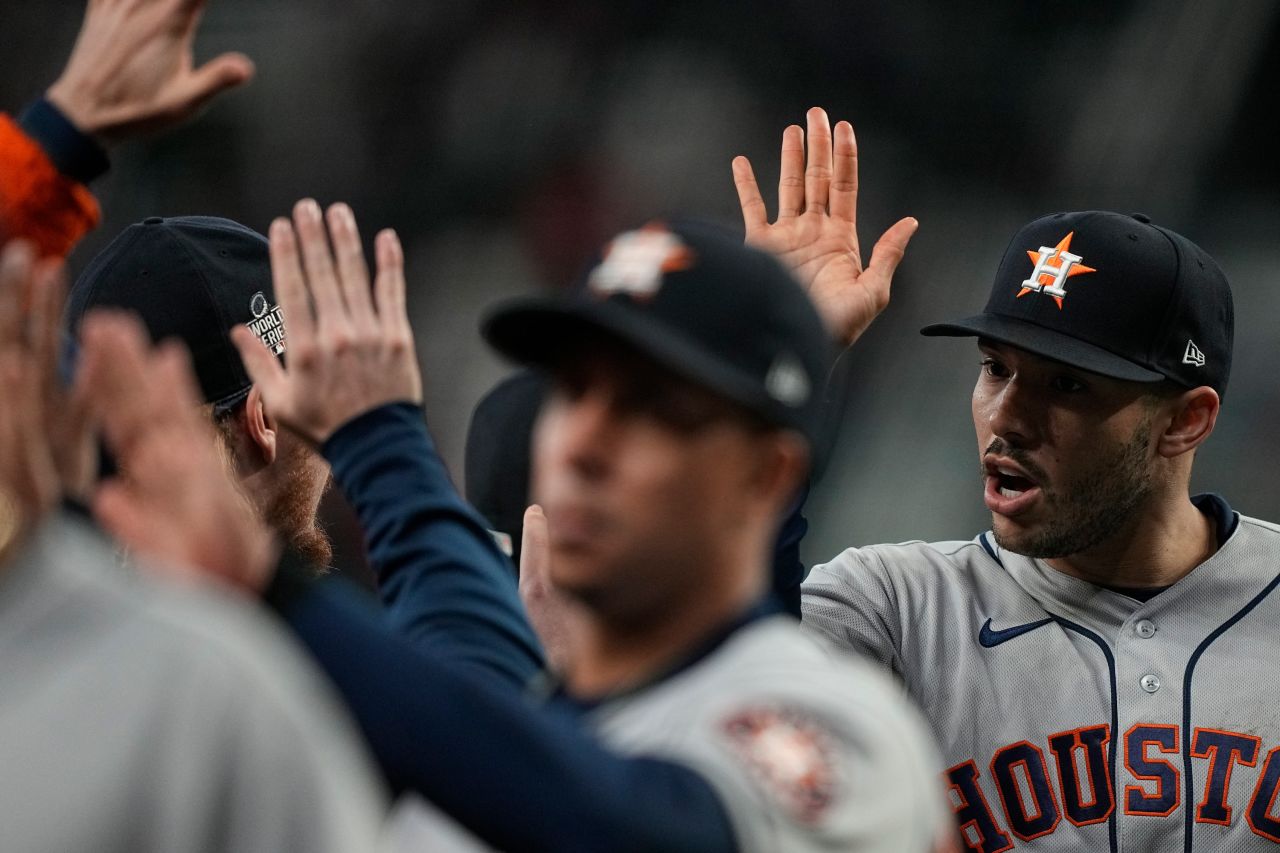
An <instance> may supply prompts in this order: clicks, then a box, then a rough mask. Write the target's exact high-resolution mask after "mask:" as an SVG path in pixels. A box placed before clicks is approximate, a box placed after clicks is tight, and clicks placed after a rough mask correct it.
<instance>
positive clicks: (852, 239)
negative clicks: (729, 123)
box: [733, 107, 919, 346]
mask: <svg viewBox="0 0 1280 853" xmlns="http://www.w3.org/2000/svg"><path fill="white" fill-rule="evenodd" d="M806 120H807V124H808V135H809V153H808V163H807V164H806V162H805V161H806V158H805V149H804V137H805V133H804V131H802V130H801V129H800V127H799V126H798V125H794V124H793V125H791V126H790V127H788V128H787V129H786V130H785V131H783V134H782V169H781V173H780V177H779V180H778V218H777V221H775V222H773V223H772V224H770V222H769V215H768V211H767V209H766V207H765V203H764V199H763V198H762V197H761V195H760V187H759V185H758V184H757V183H756V176H755V172H754V171H753V170H752V168H751V161H749V160H748V159H747V158H746V157H742V156H738V157H735V158H734V160H733V180H734V183H735V184H736V185H737V188H738V202H739V204H740V205H741V207H742V219H743V222H744V223H745V224H746V229H747V243H749V244H750V245H753V246H756V247H758V248H760V249H764V250H766V251H768V252H772V253H773V254H774V255H775V256H777V257H778V259H779V260H781V261H782V263H783V264H784V265H786V267H787V268H788V269H790V270H791V273H792V275H794V276H795V277H796V278H797V279H798V280H799V282H800V283H801V284H802V285H803V286H804V288H805V289H806V290H807V291H808V292H809V296H810V297H811V298H812V299H813V301H814V303H815V304H816V305H817V307H818V313H819V314H821V315H822V318H823V319H824V320H825V321H826V323H827V327H828V328H829V329H830V330H831V333H832V334H833V335H835V337H836V339H837V340H839V341H840V342H841V343H842V344H844V345H845V346H848V345H850V344H852V343H853V342H854V341H856V340H857V339H858V337H859V336H860V335H861V334H862V333H863V332H865V331H866V330H867V327H868V326H870V325H871V321H872V320H874V319H875V318H876V316H877V315H879V314H880V312H881V311H883V310H884V309H885V306H887V305H888V304H889V289H890V285H891V284H892V282H893V273H894V271H895V270H896V269H897V268H898V264H899V262H901V261H902V256H903V253H904V252H906V249H907V242H908V241H909V240H910V239H911V235H912V234H914V233H915V231H916V228H917V227H918V225H919V223H918V222H916V220H915V219H912V218H911V217H907V218H905V219H901V220H899V221H898V222H896V223H895V224H894V225H893V226H892V227H891V228H890V229H889V230H888V231H886V232H884V234H883V235H881V237H880V239H879V241H877V242H876V244H875V246H874V247H873V248H872V250H871V260H870V262H869V263H867V264H866V266H865V267H864V266H863V263H862V254H861V252H860V251H859V248H858V231H857V213H858V148H857V143H856V141H855V140H854V136H853V127H852V126H851V125H850V124H849V123H848V122H847V121H842V122H839V123H837V124H836V128H835V137H834V140H833V138H832V133H831V125H830V122H829V120H828V119H827V113H826V111H825V110H823V109H821V108H819V107H814V108H813V109H811V110H809V112H808V115H807V117H806Z"/></svg>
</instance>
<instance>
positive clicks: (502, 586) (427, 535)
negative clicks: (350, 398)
mask: <svg viewBox="0 0 1280 853" xmlns="http://www.w3.org/2000/svg"><path fill="white" fill-rule="evenodd" d="M321 452H322V453H323V454H324V456H325V458H326V459H328V460H329V464H330V466H331V467H332V469H333V476H334V479H335V480H336V481H337V483H338V485H339V486H340V487H341V488H342V491H343V493H344V494H346V496H347V498H348V500H350V501H351V503H352V505H353V506H354V507H355V510H356V514H357V515H358V517H359V519H360V523H361V526H362V527H363V528H364V534H365V538H366V540H367V543H368V549H369V561H370V563H371V564H372V566H373V568H374V570H375V571H376V572H377V575H378V583H379V589H380V591H381V595H382V598H383V601H384V603H385V605H386V617H385V618H386V619H387V620H388V624H389V626H390V627H391V628H393V629H394V630H396V631H397V632H399V633H400V634H401V635H402V636H403V637H405V638H406V639H408V640H409V641H410V642H411V643H412V644H413V646H414V647H415V648H416V649H418V651H420V652H423V653H425V654H427V655H429V656H432V657H435V658H439V659H449V660H452V661H455V662H461V663H465V664H468V665H475V666H479V667H480V668H481V669H483V670H485V671H486V672H488V673H490V674H492V673H497V674H498V675H500V676H501V677H502V678H503V679H504V680H506V681H508V682H511V683H513V684H515V685H517V686H519V687H523V686H524V685H526V684H527V683H528V682H529V679H530V678H531V677H532V676H534V675H535V674H536V673H538V672H539V671H540V670H541V669H542V666H543V659H542V651H541V646H540V644H539V643H538V639H537V636H536V635H535V634H534V632H533V629H532V628H531V627H530V625H529V622H528V620H527V619H526V618H525V615H524V609H523V607H522V606H521V604H520V598H519V595H518V594H517V590H516V581H515V575H514V572H513V571H512V569H511V566H510V563H509V562H508V561H507V557H506V555H504V554H503V553H502V552H501V551H500V550H498V546H497V544H496V543H495V542H494V541H493V537H492V536H491V535H490V534H489V532H488V530H487V529H486V527H485V524H484V522H483V520H481V518H480V516H479V515H478V514H477V513H476V511H475V510H474V509H472V508H471V507H470V506H468V505H467V504H466V503H465V502H464V501H463V500H462V498H461V497H459V496H458V493H457V491H456V490H455V489H454V488H453V484H452V483H451V482H450V481H449V476H448V472H447V471H446V470H445V467H444V463H443V462H442V461H441V460H440V457H439V456H438V455H437V454H436V452H435V448H434V445H433V444H432V442H431V437H430V436H429V435H428V433H427V428H426V424H425V423H424V421H423V415H422V410H421V409H420V408H418V407H417V406H413V405H410V404H408V403H396V404H392V405H387V406H382V407H380V408H378V409H374V410H373V411H371V412H367V413H365V414H363V415H361V416H360V417H358V418H356V419H354V420H352V421H350V422H349V423H347V424H345V425H343V426H342V427H341V428H340V429H338V431H337V432H335V433H334V434H333V435H332V436H330V438H329V440H328V441H327V442H325V444H324V446H323V447H322V448H321Z"/></svg>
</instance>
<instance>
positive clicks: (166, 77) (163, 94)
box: [47, 0, 253, 143]
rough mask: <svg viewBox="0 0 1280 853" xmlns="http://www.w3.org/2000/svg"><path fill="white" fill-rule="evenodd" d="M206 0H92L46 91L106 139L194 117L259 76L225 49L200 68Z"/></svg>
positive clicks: (69, 115) (66, 111) (87, 130)
mask: <svg viewBox="0 0 1280 853" xmlns="http://www.w3.org/2000/svg"><path fill="white" fill-rule="evenodd" d="M204 6H205V0H89V7H88V10H87V11H86V12H85V16H84V24H83V25H82V26H81V28H80V36H79V37H78V38H77V39H76V45H75V47H74V48H73V49H72V51H71V57H70V58H69V59H68V60H67V66H66V68H65V69H64V70H63V72H62V76H61V77H59V78H58V80H57V82H55V83H54V84H53V85H52V86H50V87H49V91H48V93H47V97H48V98H49V100H50V101H51V102H53V104H54V105H55V106H57V107H58V109H59V110H61V111H62V113H63V114H64V115H66V117H67V118H68V119H70V120H71V122H72V123H73V124H75V125H76V127H78V128H79V129H80V130H81V131H83V132H84V133H87V134H90V135H92V136H96V137H97V138H98V139H100V140H102V141H103V142H106V143H111V142H116V141H119V140H120V139H123V138H124V137H126V136H130V135H133V134H136V133H140V132H143V131H148V130H156V129H159V128H162V127H166V126H169V125H173V124H177V123H179V122H181V121H184V120H186V119H187V118H190V117H191V116H192V115H193V114H195V113H196V111H198V110H199V109H200V108H201V107H202V106H204V105H205V104H206V103H208V102H209V100H210V99H212V98H213V97H214V96H215V95H217V94H218V93H220V92H223V91H225V90H227V89H230V88H233V87H235V86H239V85H241V84H243V83H245V82H247V81H248V80H249V78H251V77H252V76H253V62H252V61H250V59H249V58H248V57H247V56H245V55H244V54H240V53H224V54H222V55H221V56H219V57H217V58H215V59H211V60H209V61H208V62H206V63H205V64H204V65H202V66H200V67H199V68H196V67H195V65H194V61H193V59H192V54H191V46H192V42H193V41H194V40H195V33H196V26H197V25H198V24H199V22H200V14H201V12H202V11H203V10H204Z"/></svg>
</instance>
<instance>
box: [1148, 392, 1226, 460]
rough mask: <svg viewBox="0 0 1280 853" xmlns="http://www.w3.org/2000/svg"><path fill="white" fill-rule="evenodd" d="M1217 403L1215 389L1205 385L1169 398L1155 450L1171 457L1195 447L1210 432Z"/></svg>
mask: <svg viewBox="0 0 1280 853" xmlns="http://www.w3.org/2000/svg"><path fill="white" fill-rule="evenodd" d="M1221 405H1222V404H1221V401H1220V400H1219V398H1218V392H1217V391H1214V390H1213V389H1212V388H1210V387H1209V386H1207V385H1202V386H1200V387H1199V388H1192V389H1191V390H1190V391H1184V392H1183V393H1181V394H1179V395H1178V396H1177V397H1173V398H1171V399H1170V400H1169V401H1168V402H1167V403H1166V404H1165V408H1164V411H1165V413H1166V415H1167V416H1168V420H1167V422H1166V425H1165V429H1164V432H1162V433H1161V434H1160V436H1159V438H1158V440H1157V442H1156V450H1157V452H1159V454H1160V455H1161V456H1164V457H1166V458H1168V459H1172V458H1174V457H1176V456H1181V455H1182V454H1184V453H1186V452H1188V451H1191V450H1195V449H1196V448H1197V447H1199V446H1200V445H1201V444H1203V443H1204V440H1205V439H1207V438H1208V437H1209V435H1210V434H1211V433H1212V432H1213V427H1214V424H1216V423H1217V422H1218V411H1219V410H1220V409H1221Z"/></svg>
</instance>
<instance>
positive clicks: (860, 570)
mask: <svg viewBox="0 0 1280 853" xmlns="http://www.w3.org/2000/svg"><path fill="white" fill-rule="evenodd" d="M1199 503H1200V505H1201V509H1202V511H1205V512H1206V513H1207V514H1209V515H1210V516H1211V517H1214V518H1216V519H1218V526H1219V541H1220V542H1221V547H1220V548H1219V550H1218V551H1217V553H1215V554H1214V555H1213V556H1212V557H1211V558H1210V559H1209V560H1207V561H1206V562H1204V563H1203V564H1201V565H1200V566H1198V567H1197V568H1196V569H1195V570H1193V571H1192V572H1191V573H1190V574H1188V575H1187V576H1186V577H1184V578H1183V579H1182V580H1180V581H1179V582H1178V583H1176V584H1174V585H1173V586H1171V587H1169V588H1167V589H1165V590H1164V591H1163V592H1160V593H1159V594H1157V595H1155V596H1154V597H1152V598H1150V600H1148V601H1146V602H1142V601H1139V600H1137V599H1135V598H1131V597H1129V596H1127V595H1123V594H1121V593H1118V592H1113V591H1111V590H1108V589H1105V588H1102V587H1098V586H1095V585H1093V584H1090V583H1087V582H1085V581H1081V580H1078V579H1075V578H1072V577H1069V576H1067V575H1064V574H1062V573H1060V572H1057V571H1055V570H1054V569H1052V568H1050V567H1048V566H1047V565H1045V564H1044V563H1043V562H1041V561H1039V560H1034V559H1029V558H1027V557H1023V556H1020V555H1018V554H1013V553H1010V552H1007V551H1002V550H1001V549H1000V548H998V547H997V546H996V544H995V541H994V538H993V537H992V536H991V534H990V533H984V534H983V535H981V536H979V537H977V538H976V539H974V540H972V541H970V542H939V543H933V544H928V543H924V542H908V543H904V544H900V545H877V546H873V547H867V548H854V549H850V550H848V551H845V552H844V553H842V554H840V555H839V556H838V557H836V558H835V559H834V560H833V561H832V562H830V563H827V564H825V565H821V566H817V567H815V568H814V570H813V572H812V573H811V575H810V577H809V580H808V581H807V582H806V583H805V586H804V618H805V623H806V625H807V626H808V627H809V628H810V629H812V630H815V631H818V632H820V633H821V634H823V635H825V636H827V637H830V638H831V639H833V640H835V641H836V642H837V643H839V644H840V645H842V646H844V647H846V648H852V649H858V650H860V651H862V652H865V653H867V654H869V655H871V656H872V657H874V658H876V659H878V660H880V661H882V662H883V663H885V664H886V665H888V666H889V667H890V668H891V669H892V670H893V671H894V672H895V673H897V674H898V675H899V676H900V677H901V679H902V681H903V682H904V683H905V684H906V686H907V688H908V691H909V692H910V694H911V695H912V696H913V697H914V698H915V699H916V700H917V702H918V703H919V705H920V706H921V708H922V709H923V710H924V714H925V716H926V717H927V718H928V720H929V721H930V723H932V726H933V730H934V733H935V734H936V735H937V737H938V739H939V741H940V745H941V749H942V753H943V761H944V764H945V765H946V767H947V770H946V782H947V784H948V786H949V796H950V800H951V806H952V808H953V810H954V812H955V814H956V817H957V819H958V822H959V824H960V827H961V834H962V836H963V838H964V840H965V842H966V843H967V844H968V847H969V849H971V850H975V851H981V853H996V851H1002V850H1011V849H1015V848H1016V849H1022V848H1027V849H1032V850H1071V851H1078V850H1089V851H1093V850H1110V851H1125V853H1131V851H1157V850H1159V851H1164V850H1178V851H1197V853H1213V851H1227V850H1231V851H1248V850H1277V849H1280V802H1277V788H1278V785H1280V678H1277V675H1278V674H1280V663H1278V662H1277V658H1276V652H1275V648H1274V646H1273V641H1272V637H1273V636H1274V633H1275V630H1276V627H1277V625H1280V593H1277V592H1276V587H1277V585H1278V584H1280V528H1277V526H1276V525H1273V524H1269V523H1267V522H1263V521H1258V520H1256V519H1252V518H1247V517H1244V516H1239V515H1237V514H1235V513H1232V512H1231V510H1230V508H1229V507H1227V506H1226V504H1225V502H1223V501H1222V500H1221V499H1220V498H1216V497H1210V498H1208V499H1200V501H1199Z"/></svg>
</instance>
